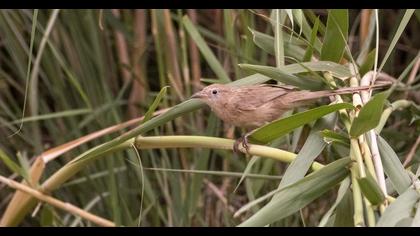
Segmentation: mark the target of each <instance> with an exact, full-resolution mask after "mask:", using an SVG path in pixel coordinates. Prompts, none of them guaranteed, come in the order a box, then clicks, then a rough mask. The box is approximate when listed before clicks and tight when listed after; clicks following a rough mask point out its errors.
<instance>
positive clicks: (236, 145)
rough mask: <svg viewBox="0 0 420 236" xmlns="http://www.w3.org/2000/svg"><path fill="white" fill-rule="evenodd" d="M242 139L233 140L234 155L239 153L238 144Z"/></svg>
mask: <svg viewBox="0 0 420 236" xmlns="http://www.w3.org/2000/svg"><path fill="white" fill-rule="evenodd" d="M242 139H243V138H242V137H240V138H238V139H237V140H235V143H234V144H233V152H234V153H236V154H237V153H239V144H240V143H241V142H242Z"/></svg>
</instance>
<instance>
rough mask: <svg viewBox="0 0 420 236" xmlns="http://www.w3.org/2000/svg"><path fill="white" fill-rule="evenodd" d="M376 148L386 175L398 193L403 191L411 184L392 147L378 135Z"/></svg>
mask: <svg viewBox="0 0 420 236" xmlns="http://www.w3.org/2000/svg"><path fill="white" fill-rule="evenodd" d="M378 148H379V153H380V154H381V159H382V164H383V166H384V170H385V173H386V175H387V176H388V177H389V179H390V180H391V183H392V185H393V186H394V188H395V190H397V192H398V193H399V194H402V193H404V192H405V191H406V190H407V188H409V187H410V185H411V180H410V176H408V174H407V172H406V171H405V169H404V167H403V165H402V164H401V161H400V159H399V158H398V156H397V154H396V153H395V151H394V150H393V149H392V147H391V146H389V144H388V143H387V142H386V141H385V139H383V138H382V137H381V136H379V135H378Z"/></svg>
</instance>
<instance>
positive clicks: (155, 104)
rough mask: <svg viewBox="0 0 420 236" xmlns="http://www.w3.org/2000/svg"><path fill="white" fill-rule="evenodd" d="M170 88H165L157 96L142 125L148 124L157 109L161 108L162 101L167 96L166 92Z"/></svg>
mask: <svg viewBox="0 0 420 236" xmlns="http://www.w3.org/2000/svg"><path fill="white" fill-rule="evenodd" d="M168 88H169V86H165V87H163V88H162V89H161V90H160V92H159V94H158V95H157V96H156V98H155V100H154V101H153V103H152V105H150V107H149V109H148V110H147V112H146V114H145V115H144V119H143V121H142V122H141V124H143V123H145V122H147V121H148V120H150V118H152V116H153V112H155V110H156V108H157V107H158V106H159V103H160V101H161V100H162V98H163V97H164V96H165V95H166V91H167V90H168Z"/></svg>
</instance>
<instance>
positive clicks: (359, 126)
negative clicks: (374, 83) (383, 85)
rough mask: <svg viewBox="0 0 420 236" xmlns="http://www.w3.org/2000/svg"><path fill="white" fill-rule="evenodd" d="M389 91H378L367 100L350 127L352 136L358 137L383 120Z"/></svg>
mask: <svg viewBox="0 0 420 236" xmlns="http://www.w3.org/2000/svg"><path fill="white" fill-rule="evenodd" d="M388 95H389V93H388V91H385V92H382V93H378V94H376V95H375V96H373V97H372V99H371V100H370V101H369V102H367V103H366V104H365V105H364V106H363V107H362V109H361V110H360V112H359V115H358V116H357V117H356V118H355V119H354V120H353V123H352V124H351V128H350V136H351V137H353V138H357V137H359V136H360V135H362V134H363V133H366V132H367V131H369V130H371V129H373V128H375V127H376V126H377V125H378V124H379V121H380V120H381V115H382V110H383V108H384V104H385V100H386V99H387V97H388Z"/></svg>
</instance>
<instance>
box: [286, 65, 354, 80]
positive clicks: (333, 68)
mask: <svg viewBox="0 0 420 236" xmlns="http://www.w3.org/2000/svg"><path fill="white" fill-rule="evenodd" d="M280 69H282V70H284V71H287V73H290V74H296V73H302V72H310V71H309V70H308V69H310V70H311V71H322V72H324V71H328V72H330V73H331V75H332V76H334V77H337V78H339V79H342V80H344V79H347V78H348V77H351V76H353V75H352V74H351V72H350V70H349V68H348V67H347V66H343V65H340V64H337V63H335V62H331V61H314V62H304V63H294V64H289V65H287V66H284V67H281V68H280Z"/></svg>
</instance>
